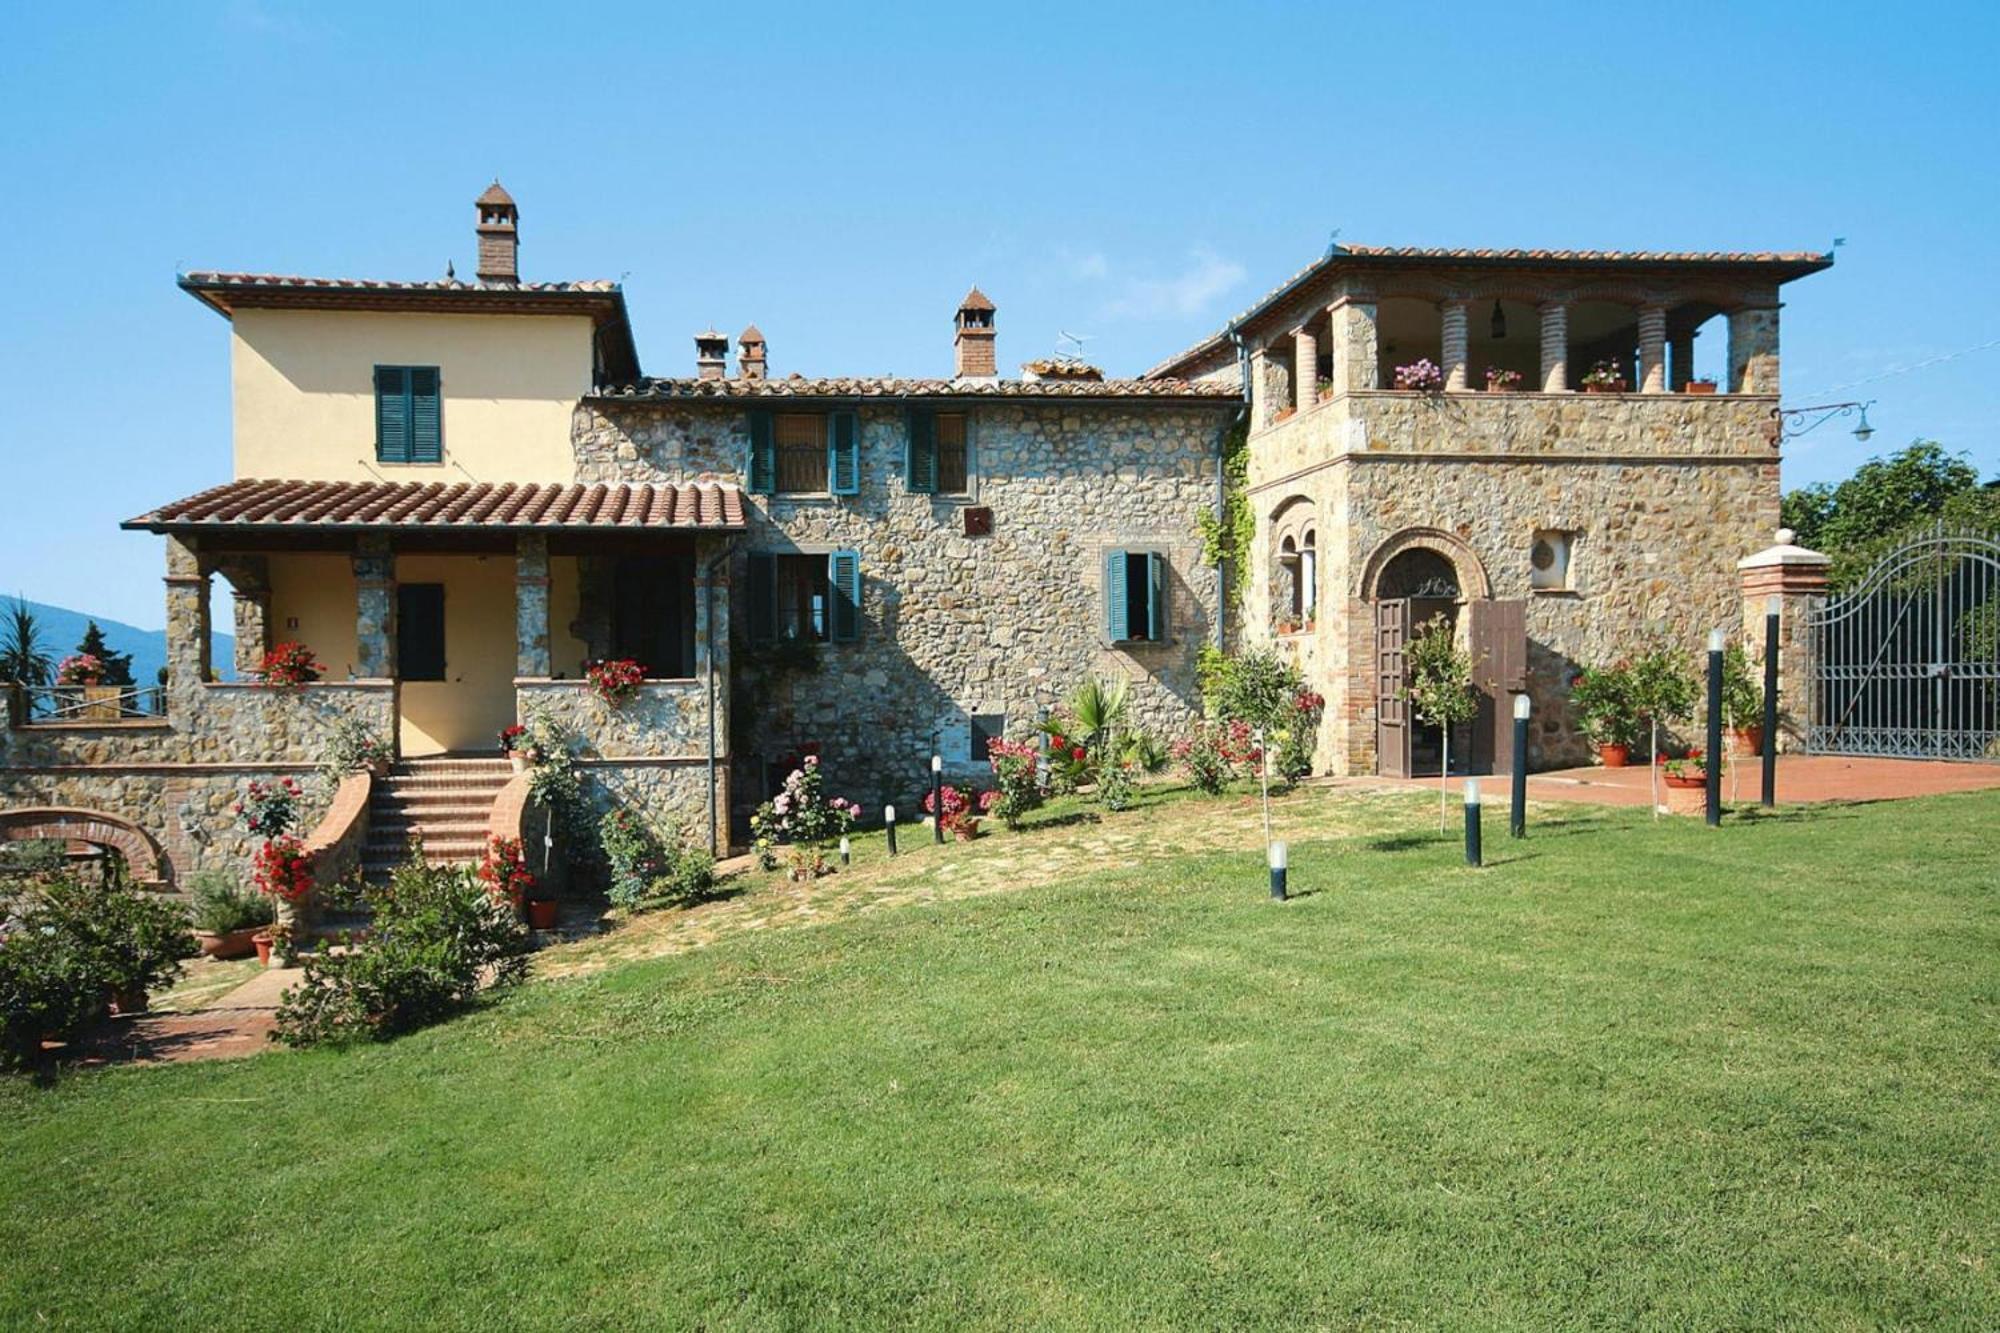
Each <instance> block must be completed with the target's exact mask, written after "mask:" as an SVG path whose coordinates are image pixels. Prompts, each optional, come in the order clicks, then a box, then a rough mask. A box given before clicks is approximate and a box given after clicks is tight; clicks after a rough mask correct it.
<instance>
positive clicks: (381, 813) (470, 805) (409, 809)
mask: <svg viewBox="0 0 2000 1333" xmlns="http://www.w3.org/2000/svg"><path fill="white" fill-rule="evenodd" d="M492 812H493V802H491V801H436V802H410V803H405V802H401V801H393V802H392V801H376V802H373V803H371V804H370V805H369V807H368V818H369V821H370V822H371V823H373V822H375V821H377V820H382V819H391V820H395V821H397V822H398V823H403V824H424V823H439V824H462V823H465V822H466V821H468V820H472V821H476V822H481V823H483V822H484V821H485V820H486V817H487V816H488V815H490V814H491V813H492Z"/></svg>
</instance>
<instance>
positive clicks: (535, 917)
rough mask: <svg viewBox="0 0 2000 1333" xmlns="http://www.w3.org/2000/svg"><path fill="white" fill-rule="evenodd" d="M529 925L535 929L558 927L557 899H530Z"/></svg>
mask: <svg viewBox="0 0 2000 1333" xmlns="http://www.w3.org/2000/svg"><path fill="white" fill-rule="evenodd" d="M528 925H529V926H530V927H531V928H532V929H535V930H554V929H555V928H556V900H555V899H553V898H530V899H528Z"/></svg>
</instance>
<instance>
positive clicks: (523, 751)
mask: <svg viewBox="0 0 2000 1333" xmlns="http://www.w3.org/2000/svg"><path fill="white" fill-rule="evenodd" d="M500 753H501V754H504V755H506V756H507V762H508V763H509V764H510V765H512V767H513V769H514V771H515V772H516V773H525V772H527V771H528V729H527V728H526V727H524V726H522V725H521V724H520V723H519V722H513V723H509V724H508V725H507V726H504V727H502V728H500Z"/></svg>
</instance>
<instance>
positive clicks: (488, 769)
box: [389, 759, 514, 778]
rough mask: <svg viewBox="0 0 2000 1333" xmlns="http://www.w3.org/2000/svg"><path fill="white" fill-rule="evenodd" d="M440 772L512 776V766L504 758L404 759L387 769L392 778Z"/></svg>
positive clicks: (429, 775)
mask: <svg viewBox="0 0 2000 1333" xmlns="http://www.w3.org/2000/svg"><path fill="white" fill-rule="evenodd" d="M440 774H445V775H451V776H460V777H469V776H478V777H499V778H510V777H513V776H514V766H513V765H512V764H510V763H508V762H507V761H506V760H505V759H406V760H404V761H403V762H402V763H400V764H395V765H392V766H391V767H390V769H389V776H390V777H392V778H396V777H436V776H438V775H440Z"/></svg>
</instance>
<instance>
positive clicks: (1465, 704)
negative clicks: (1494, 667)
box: [1402, 615, 1479, 833]
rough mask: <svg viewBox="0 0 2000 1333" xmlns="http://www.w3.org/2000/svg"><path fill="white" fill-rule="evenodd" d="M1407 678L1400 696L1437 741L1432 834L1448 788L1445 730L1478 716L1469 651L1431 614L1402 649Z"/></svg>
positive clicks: (1442, 816)
mask: <svg viewBox="0 0 2000 1333" xmlns="http://www.w3.org/2000/svg"><path fill="white" fill-rule="evenodd" d="M1405 660H1406V661H1407V662H1408V663H1409V678H1408V680H1407V681H1406V682H1405V684H1404V685H1403V689H1402V694H1403V697H1404V698H1405V699H1407V700H1408V701H1409V704H1410V711H1411V712H1412V713H1414V714H1415V715H1416V717H1417V720H1418V721H1419V722H1422V723H1424V724H1425V725H1426V726H1432V727H1436V728H1437V729H1438V733H1439V736H1440V738H1441V739H1442V742H1443V745H1442V755H1441V758H1440V760H1439V763H1438V832H1440V833H1442V832H1444V831H1445V821H1446V819H1447V817H1448V815H1449V813H1450V812H1449V809H1448V805H1449V802H1450V786H1451V731H1452V728H1453V727H1456V726H1459V725H1460V724H1462V723H1466V722H1470V721H1471V720H1472V719H1473V718H1474V717H1477V716H1478V714H1479V696H1478V694H1477V693H1476V692H1475V691H1474V689H1473V685H1472V654H1470V653H1468V652H1466V651H1465V650H1464V649H1462V648H1460V647H1459V646H1458V639H1457V636H1456V635H1455V634H1454V632H1453V630H1452V625H1451V622H1450V621H1449V620H1447V619H1445V618H1444V617H1443V616H1442V615H1436V616H1432V617H1431V618H1430V619H1429V620H1426V621H1425V622H1424V623H1423V624H1421V625H1419V626H1417V632H1416V633H1415V634H1414V635H1412V636H1411V638H1410V642H1409V646H1408V648H1407V649H1406V650H1405Z"/></svg>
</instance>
